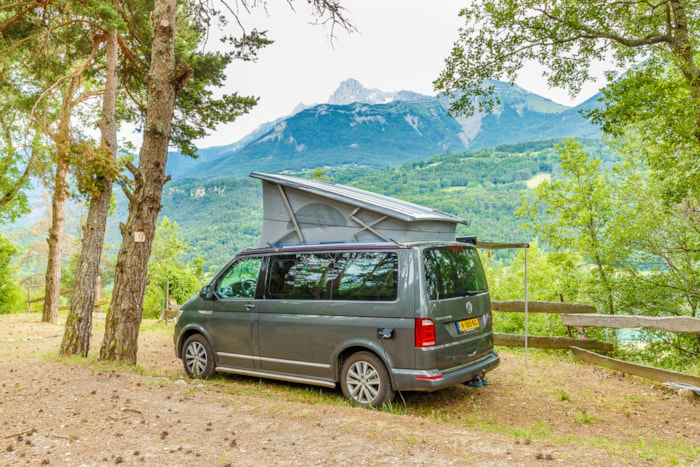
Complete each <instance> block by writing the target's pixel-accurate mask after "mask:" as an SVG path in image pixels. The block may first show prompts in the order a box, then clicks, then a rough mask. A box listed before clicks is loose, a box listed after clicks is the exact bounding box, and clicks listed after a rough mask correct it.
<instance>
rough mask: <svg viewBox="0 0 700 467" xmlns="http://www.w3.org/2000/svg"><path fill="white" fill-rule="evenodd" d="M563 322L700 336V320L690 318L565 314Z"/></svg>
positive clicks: (568, 324)
mask: <svg viewBox="0 0 700 467" xmlns="http://www.w3.org/2000/svg"><path fill="white" fill-rule="evenodd" d="M561 318H562V321H563V322H564V324H565V325H567V326H590V327H596V328H613V329H628V328H646V329H659V330H661V331H669V332H676V333H688V334H700V319H699V318H691V317H690V316H664V317H656V316H630V315H582V314H564V315H561Z"/></svg>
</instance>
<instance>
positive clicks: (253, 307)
mask: <svg viewBox="0 0 700 467" xmlns="http://www.w3.org/2000/svg"><path fill="white" fill-rule="evenodd" d="M254 309H255V305H253V304H252V303H246V304H245V311H253V310H254Z"/></svg>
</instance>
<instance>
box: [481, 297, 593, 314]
mask: <svg viewBox="0 0 700 467" xmlns="http://www.w3.org/2000/svg"><path fill="white" fill-rule="evenodd" d="M491 309H492V310H494V311H507V312H512V313H524V312H525V302H524V301H523V300H508V301H505V302H501V301H498V300H491ZM527 312H528V313H558V314H563V313H595V312H596V309H595V307H594V306H593V305H587V304H585V303H563V302H539V301H528V302H527Z"/></svg>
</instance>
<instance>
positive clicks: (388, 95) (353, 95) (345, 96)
mask: <svg viewBox="0 0 700 467" xmlns="http://www.w3.org/2000/svg"><path fill="white" fill-rule="evenodd" d="M430 98H431V96H426V95H424V94H418V93H416V92H412V91H398V92H384V91H381V90H379V89H367V88H366V87H364V86H362V84H361V83H360V82H359V81H357V80H354V79H346V80H345V81H343V82H342V83H340V86H338V89H336V90H335V92H334V93H333V94H331V96H330V97H329V98H328V103H329V104H332V105H347V104H355V103H360V104H372V105H374V104H388V103H389V102H392V101H417V100H423V99H430Z"/></svg>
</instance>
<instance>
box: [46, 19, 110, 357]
mask: <svg viewBox="0 0 700 467" xmlns="http://www.w3.org/2000/svg"><path fill="white" fill-rule="evenodd" d="M117 48H118V44H117V32H116V30H113V31H111V32H110V33H109V34H108V35H107V45H106V56H107V57H106V74H107V76H106V82H105V92H104V96H103V100H102V118H101V120H100V122H99V127H100V132H101V134H102V142H103V143H104V144H105V145H106V146H107V148H108V149H109V152H110V153H111V154H112V159H114V158H115V155H116V152H117V123H116V108H117V84H118V77H117V66H118V63H117V58H118V55H117ZM99 182H100V184H101V187H100V189H99V190H98V191H97V192H95V193H94V194H92V195H91V196H90V210H89V212H88V218H87V222H86V224H85V228H84V236H83V240H82V243H81V248H80V256H79V257H78V269H77V271H76V277H75V285H74V286H73V295H72V296H71V301H70V307H69V311H68V319H67V320H66V331H65V333H64V334H63V341H62V342H61V349H60V353H61V354H64V355H74V354H80V355H82V356H83V357H87V355H88V351H89V350H90V336H91V334H92V312H93V309H94V307H95V291H96V290H97V282H98V279H99V274H100V258H101V257H102V246H103V244H104V237H105V228H106V225H107V216H108V214H109V206H110V199H111V197H112V180H111V179H108V178H106V177H103V178H102V179H101V180H99Z"/></svg>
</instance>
